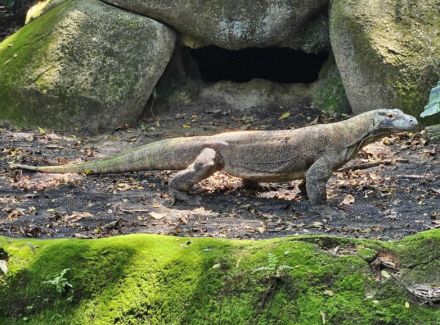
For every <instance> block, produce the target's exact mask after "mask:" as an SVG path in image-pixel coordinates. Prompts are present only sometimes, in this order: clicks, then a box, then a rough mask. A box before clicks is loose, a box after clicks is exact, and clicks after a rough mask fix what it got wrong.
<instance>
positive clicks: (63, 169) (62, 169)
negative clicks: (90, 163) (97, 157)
mask: <svg viewBox="0 0 440 325" xmlns="http://www.w3.org/2000/svg"><path fill="white" fill-rule="evenodd" d="M9 167H10V168H11V169H26V170H32V171H36V172H40V173H55V174H66V173H86V174H94V173H95V171H94V170H93V169H87V163H84V164H81V163H79V164H68V165H60V166H30V165H22V164H9Z"/></svg>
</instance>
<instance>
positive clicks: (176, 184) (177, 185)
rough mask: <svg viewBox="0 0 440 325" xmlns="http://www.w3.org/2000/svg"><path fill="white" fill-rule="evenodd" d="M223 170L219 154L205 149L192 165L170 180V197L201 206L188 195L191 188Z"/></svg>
mask: <svg viewBox="0 0 440 325" xmlns="http://www.w3.org/2000/svg"><path fill="white" fill-rule="evenodd" d="M221 168H222V164H221V158H220V156H219V155H218V154H217V152H216V151H215V150H214V149H211V148H205V149H203V150H202V151H201V152H200V154H199V155H198V156H197V158H196V159H195V160H194V162H193V163H192V164H191V165H189V166H188V167H187V168H186V169H185V170H182V171H180V172H178V173H177V174H176V175H175V176H174V177H173V178H172V179H171V180H170V182H169V183H168V187H169V193H170V195H171V196H172V197H174V198H175V199H178V200H181V201H184V202H185V203H187V204H189V205H197V204H199V203H200V202H198V200H197V199H194V198H192V197H191V196H190V195H188V192H189V191H190V189H191V187H192V186H193V185H194V184H197V183H198V182H200V181H202V180H204V179H205V178H208V177H209V176H211V175H212V174H214V173H215V172H216V171H217V170H220V169H221Z"/></svg>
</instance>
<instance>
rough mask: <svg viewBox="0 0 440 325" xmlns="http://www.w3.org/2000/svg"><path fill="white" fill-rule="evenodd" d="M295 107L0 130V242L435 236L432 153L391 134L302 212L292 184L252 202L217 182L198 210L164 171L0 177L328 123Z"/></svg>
mask: <svg viewBox="0 0 440 325" xmlns="http://www.w3.org/2000/svg"><path fill="white" fill-rule="evenodd" d="M334 120H335V118H330V117H328V116H323V115H320V114H319V112H318V111H316V110H313V109H310V108H306V107H289V108H284V109H283V108H274V109H273V110H271V111H270V112H268V111H265V112H260V111H258V110H255V111H253V112H231V111H222V110H221V108H218V107H215V105H214V106H212V107H210V108H209V109H196V108H188V107H186V108H182V111H181V112H173V113H172V114H171V113H170V114H167V115H166V116H161V117H160V118H159V117H157V116H156V117H154V118H145V119H144V122H143V123H142V124H141V125H140V126H139V127H138V128H131V129H129V128H125V127H122V128H121V129H119V130H116V131H114V132H113V133H111V134H106V135H102V136H98V137H75V136H73V135H68V134H55V133H50V132H48V131H46V130H43V129H40V130H30V131H29V130H28V131H25V130H17V129H13V128H4V129H0V234H2V235H8V236H17V237H19V236H29V237H54V238H55V237H57V238H59V237H77V238H92V237H102V236H110V235H116V234H127V233H157V234H171V235H181V236H184V235H185V236H214V237H227V238H269V237H276V236H287V235H293V234H310V233H314V234H318V233H326V234H335V235H342V236H351V237H369V238H380V239H393V238H400V237H402V236H405V235H408V234H413V233H416V232H419V231H422V230H426V229H431V228H434V227H440V176H439V170H440V159H439V157H440V156H439V151H440V145H438V144H430V143H428V142H427V141H426V140H425V139H424V138H423V134H422V135H421V134H419V133H416V134H400V135H398V136H393V137H389V138H384V139H383V140H381V141H378V142H376V143H374V144H371V145H369V146H367V147H365V148H364V149H363V150H362V151H361V152H360V153H359V154H358V155H357V157H356V159H354V160H352V161H351V162H350V163H349V164H347V165H346V166H344V167H343V168H342V169H341V170H340V171H338V172H337V173H335V174H334V175H333V177H332V178H331V180H330V181H329V183H328V186H327V193H328V196H329V208H327V209H325V210H322V209H317V208H313V207H312V206H311V205H310V204H309V203H308V201H307V200H306V199H305V198H304V197H302V196H301V194H300V192H299V190H298V183H297V182H292V183H289V184H275V185H276V186H275V187H271V188H269V189H268V190H267V191H263V192H253V191H250V190H245V189H243V188H242V187H241V182H240V180H239V179H237V178H234V177H231V176H228V175H226V174H224V173H217V174H215V175H214V176H212V177H211V178H209V179H207V180H206V181H204V182H203V183H202V184H201V185H200V186H199V187H198V188H196V191H197V192H200V194H201V197H202V199H203V202H202V204H201V206H199V207H189V206H186V205H185V204H183V203H180V202H177V203H176V204H174V205H171V203H172V200H171V198H170V197H169V195H168V193H167V182H168V180H169V179H170V177H171V176H172V175H173V172H170V171H162V172H140V173H125V174H119V175H98V176H95V175H89V176H86V175H78V174H67V175H55V174H42V173H32V172H25V171H23V172H21V171H12V170H10V169H9V168H8V162H21V163H28V164H38V165H43V164H59V163H66V162H72V161H85V160H91V159H97V158H100V157H104V156H108V155H112V154H114V153H116V152H120V151H122V150H124V149H126V148H129V147H134V146H139V145H141V144H145V143H148V142H152V141H156V140H159V139H162V138H168V137H175V136H191V135H196V134H213V133H217V132H223V131H225V130H237V129H283V128H284V129H287V128H292V127H301V126H305V125H310V124H314V123H323V122H332V121H334Z"/></svg>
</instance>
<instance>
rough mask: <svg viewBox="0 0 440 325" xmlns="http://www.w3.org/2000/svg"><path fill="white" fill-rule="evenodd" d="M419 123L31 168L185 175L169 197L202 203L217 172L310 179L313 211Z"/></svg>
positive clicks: (167, 143) (230, 138)
mask: <svg viewBox="0 0 440 325" xmlns="http://www.w3.org/2000/svg"><path fill="white" fill-rule="evenodd" d="M417 125H418V123H417V120H416V119H415V118H414V117H412V116H410V115H406V114H404V113H403V112H402V111H401V110H398V109H378V110H373V111H369V112H366V113H363V114H360V115H357V116H355V117H352V118H350V119H347V120H345V121H341V122H337V123H331V124H319V125H313V126H308V127H304V128H300V129H295V130H281V131H236V132H228V133H222V134H218V135H213V136H196V137H186V138H185V137H182V138H174V139H165V140H161V141H157V142H153V143H149V144H146V145H144V146H141V147H138V148H135V149H132V150H129V151H126V152H124V153H121V154H119V155H117V156H115V157H112V158H107V159H101V160H96V161H91V162H84V163H79V164H68V165H60V166H43V167H36V166H26V165H21V164H11V167H12V168H23V169H29V170H33V171H38V172H45V173H86V174H102V173H118V172H127V171H141V170H181V171H179V172H178V173H177V174H176V175H175V176H174V177H173V178H172V179H171V180H170V181H169V184H168V186H169V192H170V194H171V195H172V196H173V197H174V198H176V199H179V200H183V201H185V202H186V203H188V204H191V203H192V204H194V203H198V199H193V197H191V196H190V195H188V192H189V191H190V189H191V187H192V186H193V185H194V184H196V183H198V182H200V181H202V180H203V179H205V178H207V177H209V176H210V175H212V174H213V173H214V172H216V171H218V170H224V171H226V172H227V173H229V174H231V175H233V176H238V177H241V178H242V179H243V180H244V181H245V182H248V183H254V184H258V183H257V182H260V181H261V182H285V181H290V180H297V179H305V181H306V184H305V185H306V191H307V195H308V197H309V199H310V201H311V203H312V204H313V205H317V204H323V203H325V202H326V200H327V196H326V183H327V180H328V179H329V178H330V176H331V174H332V173H333V172H334V171H335V170H337V169H338V168H340V167H342V166H343V165H344V164H345V163H346V162H348V161H349V160H350V159H351V158H352V157H353V156H354V155H355V154H356V153H357V152H358V151H359V149H361V148H362V147H363V146H364V145H366V144H367V143H370V142H372V141H375V140H377V139H379V138H381V137H384V136H386V135H389V134H392V133H396V132H401V131H409V130H413V129H416V128H417Z"/></svg>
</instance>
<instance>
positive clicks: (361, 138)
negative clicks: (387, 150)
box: [341, 112, 385, 159]
mask: <svg viewBox="0 0 440 325" xmlns="http://www.w3.org/2000/svg"><path fill="white" fill-rule="evenodd" d="M341 126H342V132H343V133H344V135H345V137H346V139H347V140H348V141H345V146H346V149H347V155H348V157H347V158H349V159H350V158H351V157H352V156H353V155H355V154H356V153H357V152H358V151H359V150H360V149H361V148H362V147H364V146H365V145H367V144H369V143H371V142H373V141H375V140H377V139H379V138H381V137H383V136H384V135H385V134H378V133H377V126H376V125H375V124H374V119H373V114H372V113H370V112H367V113H364V114H360V115H358V116H355V117H353V118H351V119H349V120H345V121H342V122H341Z"/></svg>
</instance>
